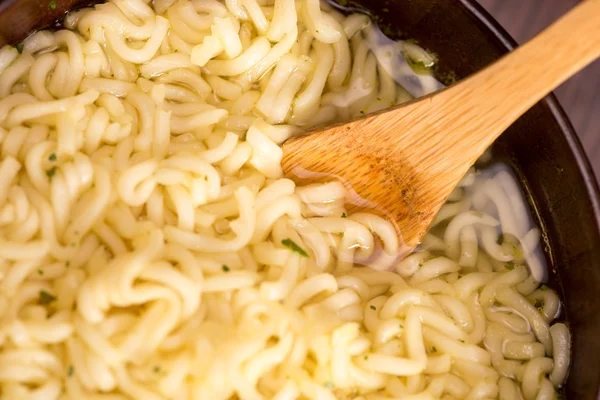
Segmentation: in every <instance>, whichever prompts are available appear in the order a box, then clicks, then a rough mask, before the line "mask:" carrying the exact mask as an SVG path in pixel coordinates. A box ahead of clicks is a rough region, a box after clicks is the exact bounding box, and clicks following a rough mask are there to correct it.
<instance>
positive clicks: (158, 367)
mask: <svg viewBox="0 0 600 400" xmlns="http://www.w3.org/2000/svg"><path fill="white" fill-rule="evenodd" d="M152 372H154V373H155V374H158V373H159V372H160V365H155V366H154V367H152Z"/></svg>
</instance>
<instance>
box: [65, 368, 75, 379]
mask: <svg viewBox="0 0 600 400" xmlns="http://www.w3.org/2000/svg"><path fill="white" fill-rule="evenodd" d="M73 372H75V370H74V368H73V366H72V365H69V369H67V376H68V377H71V376H73Z"/></svg>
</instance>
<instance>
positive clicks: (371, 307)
mask: <svg viewBox="0 0 600 400" xmlns="http://www.w3.org/2000/svg"><path fill="white" fill-rule="evenodd" d="M369 308H370V309H371V310H377V307H375V306H374V305H370V306H369Z"/></svg>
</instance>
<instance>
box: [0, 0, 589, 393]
mask: <svg viewBox="0 0 600 400" xmlns="http://www.w3.org/2000/svg"><path fill="white" fill-rule="evenodd" d="M338 1H339V2H340V3H341V4H342V3H343V4H344V5H346V6H350V7H356V8H360V9H362V10H364V11H368V12H370V13H371V14H372V15H373V16H374V17H375V18H376V20H377V21H378V23H379V24H380V26H381V27H382V29H383V31H384V32H386V33H387V34H388V35H390V36H392V37H394V38H412V39H416V40H417V41H418V43H419V44H420V45H422V46H423V47H425V48H426V49H428V50H430V51H431V52H433V53H435V54H436V55H437V56H438V58H439V68H438V69H437V71H436V72H437V74H438V77H439V78H440V79H441V80H443V81H444V82H445V83H451V82H452V81H455V80H457V79H461V78H464V77H466V76H468V75H470V74H472V73H474V72H475V71H477V70H479V69H481V68H483V67H485V66H486V65H487V64H489V63H491V62H492V61H494V60H496V59H497V58H499V57H500V56H502V54H504V53H506V52H508V51H509V50H510V49H512V48H514V47H515V45H516V44H515V42H514V40H512V39H511V37H510V36H509V35H508V34H507V33H506V32H505V31H504V30H503V29H502V27H500V26H499V25H498V23H497V22H496V21H494V19H493V18H492V17H491V16H490V15H489V14H487V12H486V11H485V10H484V9H483V8H482V7H481V6H479V5H478V4H477V3H476V2H475V1H474V0H410V1H409V0H407V1H401V0H360V1H358V2H353V1H350V2H347V1H346V0H344V1H343V2H342V1H340V0H338ZM92 3H93V2H92ZM89 4H90V2H89V1H88V0H2V1H0V45H2V44H4V43H12V44H15V43H17V42H18V41H20V40H22V39H23V38H24V37H26V35H27V34H28V33H29V32H31V31H32V30H33V29H35V28H41V27H47V26H53V25H55V24H57V23H60V20H61V19H62V17H63V16H64V14H65V12H66V11H67V10H69V9H73V8H75V7H81V6H86V5H89ZM492 153H493V156H494V159H495V160H497V161H502V162H505V163H506V164H508V165H509V166H510V167H511V168H512V169H513V171H514V172H515V174H516V175H517V176H518V178H519V180H520V183H521V189H522V190H523V191H524V193H525V195H526V197H527V198H528V200H529V203H530V207H531V211H532V213H533V216H534V219H535V222H536V223H537V225H539V226H540V227H541V229H542V231H543V239H544V241H545V244H546V246H545V255H546V258H547V261H548V265H549V266H550V283H549V284H550V286H552V287H553V288H554V289H556V290H557V291H558V293H559V294H560V295H561V297H562V299H564V310H563V311H564V312H563V313H562V318H564V319H566V321H567V322H568V324H569V326H570V328H571V331H572V340H573V342H572V354H573V359H572V365H571V371H570V374H569V377H568V380H567V382H566V385H565V390H564V393H565V395H566V397H567V398H568V399H578V400H586V399H596V398H597V396H598V395H599V390H598V389H599V387H600V369H598V368H596V365H597V358H598V357H599V356H600V341H599V340H597V338H598V337H599V336H600V318H598V317H597V315H598V313H599V312H600V303H598V302H597V301H594V298H595V294H596V290H597V289H598V288H600V266H599V264H600V203H599V201H598V199H599V198H600V192H599V189H598V185H597V183H596V180H595V178H594V176H593V173H592V170H591V168H590V165H589V163H588V161H587V159H586V157H585V155H584V152H583V150H582V148H581V144H580V143H579V141H578V139H577V136H576V134H575V132H574V131H573V127H572V126H571V123H570V122H569V120H568V118H567V117H566V115H565V113H564V112H563V110H562V109H561V107H560V105H559V104H558V102H557V101H556V98H555V97H554V96H553V95H550V96H547V97H546V98H545V99H544V100H542V101H540V102H539V103H538V104H537V105H535V106H534V107H533V108H532V109H531V110H530V111H529V112H527V113H526V114H525V115H523V117H521V118H520V119H519V120H518V121H517V122H515V123H514V124H513V125H512V126H511V127H510V128H509V129H508V130H507V132H506V133H505V134H503V135H502V136H501V137H500V139H499V140H498V141H497V142H496V143H495V144H494V146H493V152H492Z"/></svg>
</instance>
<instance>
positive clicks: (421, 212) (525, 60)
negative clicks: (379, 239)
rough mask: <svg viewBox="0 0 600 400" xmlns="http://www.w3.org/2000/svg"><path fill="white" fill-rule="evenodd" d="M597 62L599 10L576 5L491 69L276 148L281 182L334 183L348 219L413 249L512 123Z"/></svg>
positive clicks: (592, 0)
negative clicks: (389, 225)
mask: <svg viewBox="0 0 600 400" xmlns="http://www.w3.org/2000/svg"><path fill="white" fill-rule="evenodd" d="M599 56H600V0H586V1H584V2H583V3H582V4H580V5H579V6H577V7H576V8H574V9H573V10H571V11H570V12H569V13H568V14H566V15H565V16H563V17H562V18H561V19H559V20H558V21H557V22H555V23H554V24H553V25H552V26H550V27H549V28H547V29H546V30H545V31H543V32H542V33H540V34H539V35H538V36H536V37H535V38H533V39H532V40H530V41H529V42H527V43H526V44H525V45H523V46H521V47H519V48H518V49H516V50H514V51H512V52H511V53H509V54H508V55H506V56H504V57H503V58H501V59H500V60H498V61H497V62H495V63H494V64H492V65H490V66H489V67H487V68H485V69H484V70H482V71H480V72H478V73H477V74H475V75H473V76H471V77H469V78H467V79H466V80H464V81H462V82H460V83H458V84H456V85H453V86H451V87H449V88H447V89H445V90H442V91H439V92H437V93H435V94H433V95H430V96H426V97H423V98H420V99H418V100H415V101H412V102H409V103H405V104H402V105H399V106H397V107H394V108H391V109H388V110H385V111H382V112H378V113H375V114H370V115H367V116H364V117H361V118H359V119H355V120H352V121H350V122H345V123H341V124H337V125H333V126H330V127H327V128H324V129H321V130H318V131H315V132H312V133H311V134H309V135H306V136H299V137H294V138H292V139H290V140H288V141H287V142H286V143H284V145H283V151H284V155H283V161H282V165H283V169H284V172H285V174H286V176H288V177H290V178H292V179H293V180H295V181H296V182H298V183H300V184H306V183H310V182H317V181H322V180H323V179H331V178H337V179H340V180H341V181H342V182H343V183H344V184H345V185H346V187H347V188H348V189H349V190H350V193H351V196H349V198H347V203H348V207H349V209H350V210H352V211H355V210H357V209H370V211H374V212H376V213H377V214H379V215H382V216H385V217H387V218H389V219H390V220H391V221H392V222H393V223H394V224H395V226H396V229H397V232H398V237H399V238H400V240H401V242H400V243H403V244H404V249H403V251H404V252H406V251H410V250H411V249H412V248H414V247H415V246H416V245H418V243H419V241H420V240H421V238H422V237H423V236H424V235H425V233H426V232H427V229H428V227H429V225H430V224H431V222H432V220H433V218H434V217H435V215H436V214H437V212H438V211H439V209H440V207H441V206H442V205H443V204H444V202H445V201H446V199H447V198H448V196H449V194H450V193H451V191H452V190H453V188H454V187H455V186H456V184H457V183H458V182H459V180H460V179H461V178H462V177H463V176H464V175H465V173H466V172H467V171H468V169H469V168H470V167H471V166H472V165H473V164H474V163H475V161H476V160H477V158H478V157H479V156H480V155H481V154H482V153H483V152H484V151H485V149H487V148H488V146H490V145H491V144H492V142H493V141H494V140H495V139H496V138H497V137H498V136H499V135H500V134H501V133H502V132H504V130H505V129H506V128H508V127H509V126H510V125H511V124H512V123H513V122H514V121H515V120H516V119H517V118H519V117H520V116H521V115H522V114H523V113H525V112H526V111H527V110H528V109H529V108H530V107H532V106H533V105H534V104H535V103H536V102H537V101H538V100H540V99H541V98H542V97H544V96H545V95H546V94H548V93H549V92H550V91H551V90H552V89H554V88H556V87H557V86H558V85H559V84H561V83H562V82H563V81H565V80H566V79H568V78H569V77H570V76H572V75H573V74H575V73H576V72H577V71H579V70H581V69H582V68H584V67H585V66H586V65H587V64H589V63H590V62H592V61H593V60H595V59H596V58H597V57H599Z"/></svg>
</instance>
